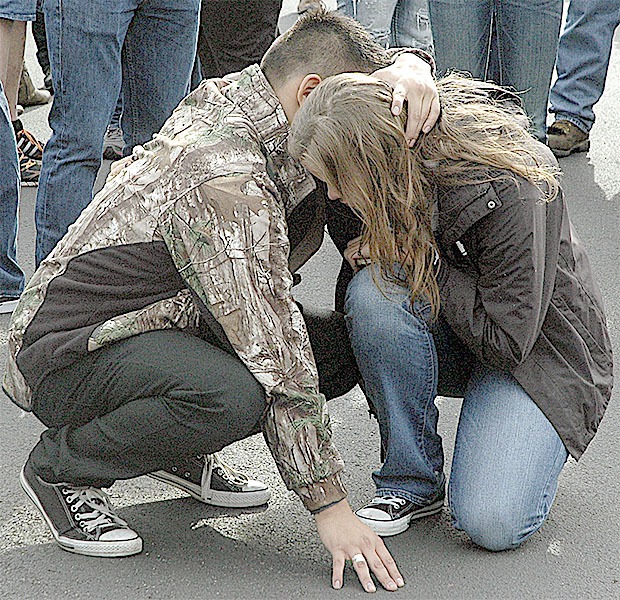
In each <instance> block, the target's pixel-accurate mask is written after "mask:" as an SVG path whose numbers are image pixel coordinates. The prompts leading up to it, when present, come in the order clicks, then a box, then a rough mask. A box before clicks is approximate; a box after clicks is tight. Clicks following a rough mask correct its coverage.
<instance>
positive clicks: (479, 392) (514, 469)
mask: <svg viewBox="0 0 620 600" xmlns="http://www.w3.org/2000/svg"><path fill="white" fill-rule="evenodd" d="M567 457H568V453H567V451H566V448H565V447H564V444H563V443H562V441H561V439H560V437H559V436H558V434H557V433H556V431H555V430H554V429H553V427H552V425H551V423H550V422H549V421H548V419H547V418H546V417H545V416H544V414H543V413H542V412H541V411H540V409H539V408H538V407H537V406H536V404H535V403H534V402H533V400H532V399H531V398H530V397H529V396H528V395H527V393H526V392H525V390H523V388H522V387H521V386H520V385H519V383H518V382H517V381H516V380H515V379H514V377H512V375H510V374H509V373H507V372H504V371H498V370H494V369H490V368H487V367H482V366H480V365H478V366H477V367H476V369H475V371H474V374H473V376H472V378H471V381H470V384H469V388H468V390H467V393H466V395H465V398H464V400H463V407H462V409H461V416H460V420H459V425H458V431H457V437H456V444H455V450H454V458H453V461H452V470H451V474H450V483H449V489H448V497H449V502H450V510H451V512H452V518H453V524H454V526H455V527H456V528H457V529H460V530H463V531H465V532H466V533H467V534H468V535H469V536H470V537H471V539H472V541H473V542H474V543H475V544H478V545H479V546H482V547H483V548H486V549H488V550H493V551H500V550H508V549H511V548H516V547H517V546H519V545H520V544H521V543H522V542H524V541H525V540H526V539H527V538H528V537H530V536H531V535H532V534H533V533H535V532H536V531H537V530H538V529H539V528H540V527H541V526H542V524H543V523H544V521H545V519H546V518H547V515H548V514H549V511H550V509H551V505H552V503H553V500H554V498H555V493H556V490H557V485H558V477H559V475H560V472H561V470H562V467H563V466H564V463H565V462H566V459H567Z"/></svg>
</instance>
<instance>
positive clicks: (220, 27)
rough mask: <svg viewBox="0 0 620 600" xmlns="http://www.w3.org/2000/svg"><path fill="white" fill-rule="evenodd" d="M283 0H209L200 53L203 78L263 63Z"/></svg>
mask: <svg viewBox="0 0 620 600" xmlns="http://www.w3.org/2000/svg"><path fill="white" fill-rule="evenodd" d="M281 5H282V2H281V0H244V2H230V1H229V0H205V1H204V2H203V3H202V6H201V9H200V37H199V41H198V55H199V57H200V66H201V69H202V77H203V78H204V79H209V78H211V77H221V76H222V75H226V74H227V73H234V72H236V71H241V70H242V69H245V67H247V66H249V65H251V64H253V63H258V62H260V60H261V58H262V57H263V54H264V53H265V52H266V51H267V48H269V46H270V45H271V43H272V42H273V40H274V39H275V37H276V29H277V24H278V16H279V14H280V7H281Z"/></svg>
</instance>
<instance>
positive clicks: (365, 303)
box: [345, 268, 568, 550]
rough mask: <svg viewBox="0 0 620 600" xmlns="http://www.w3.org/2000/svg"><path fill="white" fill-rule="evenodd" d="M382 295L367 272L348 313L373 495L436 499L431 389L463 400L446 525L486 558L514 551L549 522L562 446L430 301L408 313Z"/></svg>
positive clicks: (438, 483) (438, 460) (386, 289)
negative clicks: (376, 465) (376, 442)
mask: <svg viewBox="0 0 620 600" xmlns="http://www.w3.org/2000/svg"><path fill="white" fill-rule="evenodd" d="M381 288H382V289H381V290H380V289H379V288H378V287H377V286H376V284H375V282H374V281H373V278H372V274H371V269H370V268H366V269H364V270H362V271H360V272H359V273H358V274H357V275H356V276H355V277H354V278H353V280H352V281H351V283H350V284H349V288H348V291H347V299H346V305H345V312H346V319H347V325H348V327H349V335H350V338H351V344H352V347H353V352H354V354H355V357H356V359H357V362H358V365H359V369H360V372H361V375H362V378H363V380H364V383H365V386H366V394H367V396H368V398H369V400H370V402H371V404H372V405H373V406H374V408H375V412H376V415H377V419H378V421H379V427H380V432H381V441H382V445H383V449H384V457H385V460H384V463H383V466H382V467H381V469H379V470H378V471H376V472H375V473H374V474H373V478H374V480H375V484H376V486H377V495H380V496H385V495H389V494H392V493H396V495H398V496H400V497H403V498H407V499H409V500H412V501H415V502H418V503H428V502H430V501H431V500H432V499H433V498H436V497H437V496H438V495H439V494H441V493H442V491H443V486H444V474H443V466H444V465H443V449H442V441H441V437H440V436H439V435H438V433H437V419H438V410H437V407H436V406H435V402H434V401H435V397H436V395H437V393H438V390H439V393H440V394H443V395H450V396H458V397H463V403H462V408H461V414H460V418H459V424H458V431H457V436H456V444H455V448H454V455H453V460H452V468H451V473H450V483H449V490H448V495H449V504H450V511H451V514H452V520H453V525H454V526H455V527H456V528H457V529H460V530H463V531H465V532H466V533H467V534H468V535H469V536H470V537H471V538H472V540H473V541H474V542H475V543H476V544H478V545H480V546H482V547H484V548H487V549H489V550H506V549H509V548H515V547H517V546H518V545H519V544H521V543H522V542H523V541H525V540H526V539H527V538H528V537H529V536H530V535H532V534H533V533H534V532H535V531H537V530H538V529H539V528H540V527H541V526H542V524H543V522H544V521H545V519H546V518H547V515H548V514H549V510H550V509H551V505H552V503H553V499H554V497H555V493H556V490H557V484H558V477H559V475H560V472H561V470H562V467H563V466H564V463H565V462H566V459H567V457H568V453H567V451H566V448H565V447H564V444H563V443H562V441H561V439H560V437H559V436H558V434H557V433H556V432H555V430H554V429H553V427H552V425H551V424H550V423H549V421H548V420H547V418H546V417H545V416H544V415H543V413H542V412H541V411H540V409H539V408H538V407H537V406H536V404H535V403H534V401H533V400H532V399H531V398H530V397H529V396H528V395H527V393H526V392H525V390H524V389H523V388H522V387H521V385H520V384H519V383H518V382H517V381H516V380H515V379H514V377H513V376H512V375H511V374H510V373H508V372H504V371H499V370H496V369H492V368H489V367H486V366H484V365H482V364H480V363H479V362H477V361H476V359H475V357H474V356H473V355H472V354H471V353H470V352H469V350H468V349H467V348H466V347H465V346H463V344H462V343H461V342H460V341H459V339H458V338H457V337H456V335H455V334H454V333H453V332H452V330H451V329H450V327H449V326H448V325H447V324H446V323H445V321H444V320H443V319H441V318H439V319H438V320H437V321H435V322H431V318H430V309H429V306H428V304H427V303H425V302H416V303H415V304H414V306H413V307H412V306H411V304H410V302H409V296H408V292H407V290H406V289H405V288H403V287H400V286H397V285H394V284H390V283H382V285H381ZM382 292H383V293H382ZM386 295H387V297H386Z"/></svg>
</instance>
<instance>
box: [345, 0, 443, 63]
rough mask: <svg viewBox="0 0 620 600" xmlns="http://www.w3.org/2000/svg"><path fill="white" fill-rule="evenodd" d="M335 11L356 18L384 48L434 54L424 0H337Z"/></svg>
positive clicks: (427, 12) (426, 1) (426, 6)
mask: <svg viewBox="0 0 620 600" xmlns="http://www.w3.org/2000/svg"><path fill="white" fill-rule="evenodd" d="M337 10H338V11H339V12H341V13H342V14H345V15H347V16H349V17H354V18H355V19H357V20H358V21H359V22H360V23H361V24H362V25H363V26H364V27H365V28H366V30H367V31H368V32H369V33H370V34H371V35H372V38H373V39H374V40H375V41H376V42H377V43H378V44H379V45H380V46H383V47H384V48H404V47H409V48H421V49H422V50H426V51H427V52H430V53H431V54H433V53H434V49H433V35H432V33H431V24H430V20H429V11H428V0H338V3H337Z"/></svg>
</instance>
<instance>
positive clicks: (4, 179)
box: [0, 81, 24, 298]
mask: <svg viewBox="0 0 620 600" xmlns="http://www.w3.org/2000/svg"><path fill="white" fill-rule="evenodd" d="M18 202H19V162H18V160H17V147H16V145H15V130H14V129H13V125H12V124H11V117H10V116H9V106H8V104H7V101H6V96H5V95H4V89H3V88H2V82H1V81H0V296H5V297H8V298H18V297H19V295H20V294H21V293H22V290H23V289H24V273H23V271H22V270H21V269H20V268H19V265H18V264H17V262H16V255H15V253H16V239H17V216H18V208H17V207H18Z"/></svg>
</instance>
